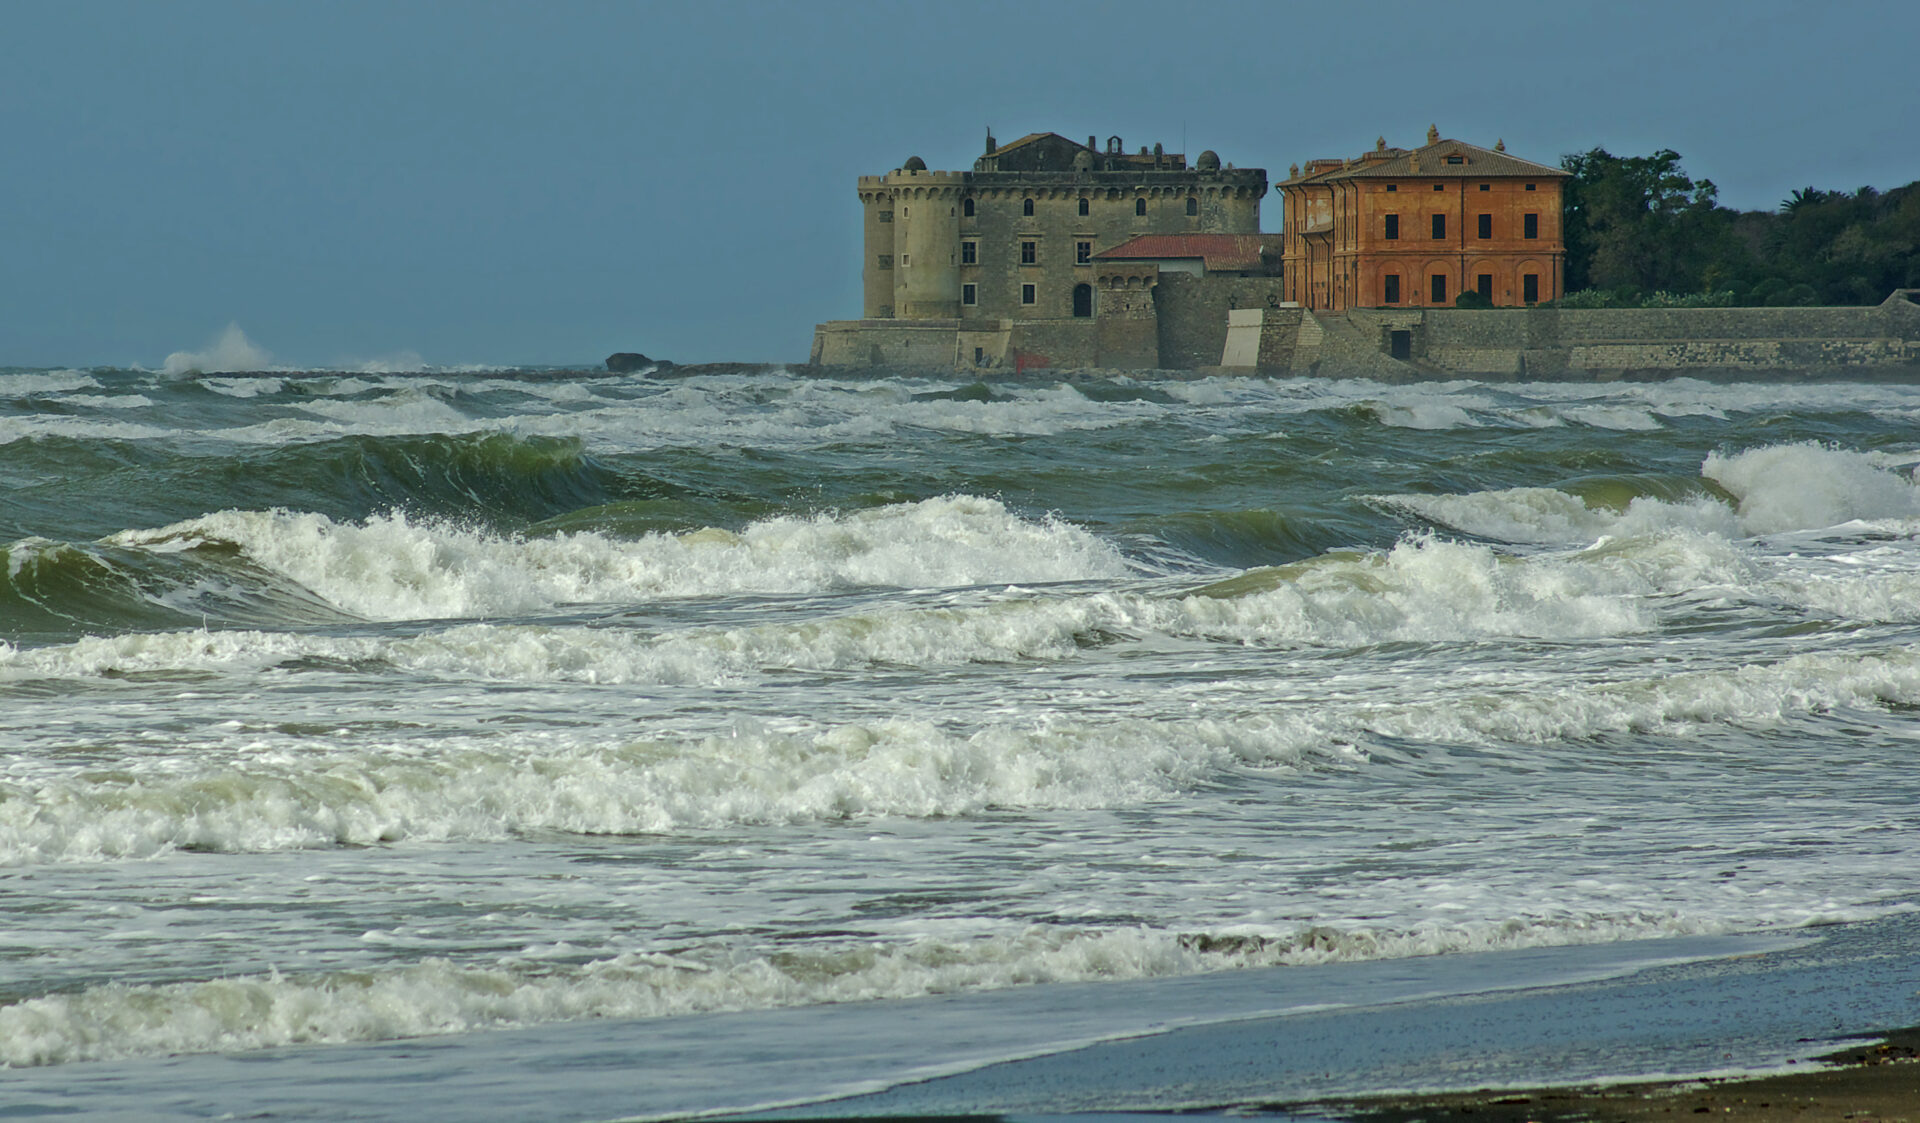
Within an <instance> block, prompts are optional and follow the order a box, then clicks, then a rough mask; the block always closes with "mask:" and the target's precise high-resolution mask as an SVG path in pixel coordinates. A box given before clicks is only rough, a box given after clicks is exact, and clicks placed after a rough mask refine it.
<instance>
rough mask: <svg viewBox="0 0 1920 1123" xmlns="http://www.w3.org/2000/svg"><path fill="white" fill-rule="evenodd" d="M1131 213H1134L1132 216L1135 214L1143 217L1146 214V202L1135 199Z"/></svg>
mask: <svg viewBox="0 0 1920 1123" xmlns="http://www.w3.org/2000/svg"><path fill="white" fill-rule="evenodd" d="M1133 213H1134V214H1136V215H1144V214H1146V213H1147V201H1146V200H1145V199H1135V200H1134V201H1133Z"/></svg>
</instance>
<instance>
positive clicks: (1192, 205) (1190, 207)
mask: <svg viewBox="0 0 1920 1123" xmlns="http://www.w3.org/2000/svg"><path fill="white" fill-rule="evenodd" d="M1199 213H1200V200H1198V199H1188V200H1187V217H1188V218H1192V217H1193V216H1194V215H1197V214H1199Z"/></svg>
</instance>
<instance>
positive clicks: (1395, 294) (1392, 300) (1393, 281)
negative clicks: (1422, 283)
mask: <svg viewBox="0 0 1920 1123" xmlns="http://www.w3.org/2000/svg"><path fill="white" fill-rule="evenodd" d="M1387 303H1388V304H1398V303H1400V274H1398V273H1389V274H1387Z"/></svg>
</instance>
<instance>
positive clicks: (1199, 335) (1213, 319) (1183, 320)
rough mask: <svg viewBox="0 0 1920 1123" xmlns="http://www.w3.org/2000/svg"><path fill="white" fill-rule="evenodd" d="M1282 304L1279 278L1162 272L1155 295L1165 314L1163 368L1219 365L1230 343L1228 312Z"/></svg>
mask: <svg viewBox="0 0 1920 1123" xmlns="http://www.w3.org/2000/svg"><path fill="white" fill-rule="evenodd" d="M1279 300H1280V278H1278V277H1225V276H1204V277H1196V276H1193V275H1192V274H1188V273H1168V272H1164V271H1163V272H1161V274H1160V280H1159V285H1158V287H1157V288H1156V289H1155V291H1154V304H1155V306H1156V308H1157V309H1158V311H1159V314H1160V365H1161V366H1162V367H1163V368H1166V369H1168V370H1192V369H1194V368H1195V367H1212V366H1218V365H1220V357H1221V354H1222V353H1223V352H1224V350H1225V349H1226V344H1227V311H1228V310H1229V309H1232V308H1269V307H1273V306H1274V305H1276V304H1278V303H1279Z"/></svg>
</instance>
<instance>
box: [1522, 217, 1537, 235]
mask: <svg viewBox="0 0 1920 1123" xmlns="http://www.w3.org/2000/svg"><path fill="white" fill-rule="evenodd" d="M1524 221H1525V224H1526V225H1525V227H1524V230H1523V232H1524V233H1525V234H1526V236H1527V237H1529V238H1538V237H1539V236H1540V216H1539V215H1537V214H1530V215H1528V216H1527V217H1526V219H1525V220H1524Z"/></svg>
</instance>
